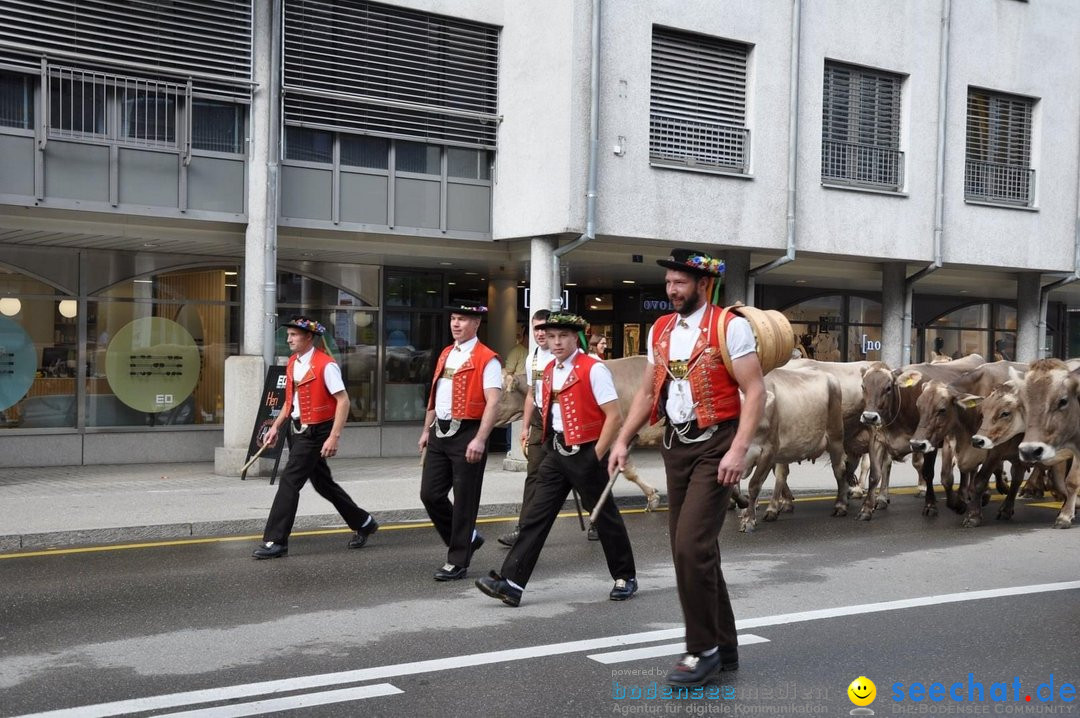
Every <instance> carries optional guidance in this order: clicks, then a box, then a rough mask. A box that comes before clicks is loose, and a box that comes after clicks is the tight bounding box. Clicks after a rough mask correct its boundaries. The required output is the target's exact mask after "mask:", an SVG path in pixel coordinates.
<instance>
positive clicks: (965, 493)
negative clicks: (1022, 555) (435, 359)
mask: <svg viewBox="0 0 1080 718" xmlns="http://www.w3.org/2000/svg"><path fill="white" fill-rule="evenodd" d="M645 361H646V360H645V358H644V357H628V358H625V359H615V360H611V361H608V362H607V365H608V367H609V368H610V369H611V371H612V375H613V376H614V378H615V386H616V389H617V391H618V393H619V399H620V403H621V404H622V410H623V413H624V415H625V413H626V411H627V409H628V408H629V403H630V400H631V398H632V397H633V394H634V391H635V390H636V389H637V386H638V382H640V380H641V376H642V374H643V372H644V362H645ZM1074 371H1075V374H1074V373H1073V372H1074ZM765 388H766V390H767V394H766V404H765V412H764V414H763V416H762V419H761V422H760V424H759V426H758V428H757V432H756V434H755V439H754V442H753V444H752V446H751V448H750V451H749V452H748V454H747V476H749V477H750V481H749V483H748V487H747V493H748V496H746V497H742V496H740V497H738V499H737V501H738V505H739V507H740V528H741V530H743V531H746V532H750V531H753V530H754V528H755V527H756V523H757V498H758V494H759V492H760V490H761V485H762V483H763V482H764V481H765V479H766V478H767V477H768V475H769V473H770V472H772V473H774V474H775V477H776V478H775V481H774V485H773V494H772V498H771V499H770V501H769V504H768V506H767V508H766V511H765V515H764V520H766V521H771V520H775V519H776V518H777V516H778V515H779V514H780V513H783V512H785V511H790V510H791V509H792V507H793V499H792V494H791V491H790V489H789V488H788V485H787V478H788V470H789V465H790V464H793V463H797V462H801V461H807V460H813V459H816V458H818V457H820V456H822V455H823V454H827V455H828V458H829V461H830V463H831V467H832V472H833V476H834V477H835V478H836V503H835V505H834V507H833V516H845V515H847V511H848V500H849V499H850V498H857V497H858V496H860V495H861V496H862V504H861V506H860V508H859V513H858V515H857V518H858V519H859V520H860V521H869V520H870V519H871V518H872V517H873V515H874V511H875V510H879V509H884V508H885V507H886V506H887V505H888V503H889V475H890V471H891V467H892V463H893V462H895V461H900V460H903V459H904V458H905V457H907V456H908V455H909V454H911V455H912V463H913V465H914V466H915V467H916V470H917V471H919V473H920V486H921V485H922V483H925V505H924V507H923V514H924V515H926V516H936V515H937V513H938V509H937V496H936V494H935V491H934V484H933V479H934V473H935V465H936V463H937V458H938V454H939V453H940V454H941V470H940V482H941V485H942V488H943V489H944V492H945V503H946V505H947V506H948V507H949V508H950V509H952V510H953V511H955V512H956V513H958V514H962V515H963V521H962V524H961V525H962V526H964V527H965V528H971V527H975V526H979V525H980V524H981V523H982V520H983V507H984V506H985V505H986V503H987V502H988V501H989V493H988V488H989V480H990V477H991V476H994V477H996V487H997V490H998V491H999V492H1001V493H1004V494H1006V497H1005V500H1004V501H1003V503H1002V505H1001V508H1000V509H999V511H998V513H997V518H998V519H1009V518H1011V517H1012V515H1013V512H1014V510H1015V509H1014V507H1015V501H1016V496H1017V494H1018V492H1019V490H1020V486H1021V483H1022V482H1023V480H1024V478H1025V475H1026V474H1027V472H1029V471H1030V472H1032V473H1031V476H1030V478H1029V480H1028V483H1027V488H1025V491H1026V492H1031V493H1033V494H1034V495H1041V493H1042V492H1043V490H1044V488H1043V487H1044V486H1046V485H1047V484H1049V486H1050V489H1051V491H1052V492H1053V493H1054V495H1055V496H1056V497H1058V498H1059V500H1061V501H1062V506H1061V511H1060V512H1059V513H1058V515H1057V518H1056V519H1055V521H1054V526H1055V527H1056V528H1069V527H1070V526H1071V525H1072V520H1073V516H1074V514H1075V509H1076V497H1077V491H1078V489H1080V463H1077V465H1076V470H1075V471H1071V470H1068V467H1069V466H1070V465H1071V464H1072V463H1073V462H1072V461H1071V460H1072V458H1073V456H1074V455H1075V456H1080V360H1072V359H1070V360H1069V361H1068V362H1063V361H1060V360H1057V359H1043V360H1039V361H1036V362H1033V363H1032V364H1031V365H1027V364H1020V363H1016V362H1007V361H998V362H989V363H988V362H986V361H985V360H984V359H983V358H982V357H981V356H979V355H978V354H972V355H969V356H967V357H964V358H962V359H956V360H953V361H946V362H935V363H923V364H912V365H909V366H906V367H902V368H900V369H890V368H889V367H888V366H887V365H886V364H884V363H882V362H868V361H860V362H822V361H816V360H813V359H795V360H792V361H790V362H788V363H787V364H786V365H785V366H783V367H781V368H779V369H774V370H773V371H771V372H769V373H768V374H766V376H765ZM526 389H527V384H526V380H525V377H524V376H519V377H507V381H506V385H505V386H504V391H503V393H502V394H503V396H502V400H501V403H500V407H499V418H498V420H497V421H498V423H499V424H500V425H505V424H507V423H509V422H511V421H514V420H516V419H517V418H520V416H521V413H522V407H523V401H524V396H525V390H526ZM659 437H660V431H659V429H658V428H657V427H653V428H651V429H647V430H646V431H645V432H643V433H642V435H641V436H639V441H638V444H639V446H649V445H655V444H656V443H657V442H658V441H659ZM866 458H868V459H869V479H868V481H867V482H866V486H865V488H861V487H859V481H858V479H857V477H856V472H857V468H858V467H859V465H860V462H864V463H865V459H866ZM1005 462H1008V464H1009V468H1010V472H1009V473H1010V478H1009V480H1008V481H1007V482H1006V481H1005V480H1004V478H1003V475H1004V466H1005ZM954 467H955V469H956V471H957V472H958V473H959V476H960V481H959V485H958V486H957V488H956V489H955V490H954V488H953V480H954ZM627 477H628V478H630V479H631V480H632V481H634V482H635V483H637V484H638V486H639V487H641V489H642V491H643V493H644V494H645V495H646V497H648V499H649V507H650V508H655V506H656V502H657V501H658V500H659V493H658V492H657V491H656V489H655V488H653V487H652V486H650V485H649V484H647V483H646V482H645V481H644V480H642V479H641V478H640V477H639V476H638V475H637V474H636V472H634V471H633V470H632V468H631V467H628V471H627ZM1006 484H1007V487H1006Z"/></svg>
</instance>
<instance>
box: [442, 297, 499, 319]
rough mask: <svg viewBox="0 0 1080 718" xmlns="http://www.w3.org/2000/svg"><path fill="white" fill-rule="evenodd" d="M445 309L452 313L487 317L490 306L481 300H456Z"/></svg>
mask: <svg viewBox="0 0 1080 718" xmlns="http://www.w3.org/2000/svg"><path fill="white" fill-rule="evenodd" d="M444 309H445V310H446V311H448V312H450V313H451V314H468V315H470V316H474V317H485V316H487V313H488V308H487V307H485V306H484V305H483V304H480V303H479V302H467V301H454V302H451V303H450V304H448V305H446V307H444Z"/></svg>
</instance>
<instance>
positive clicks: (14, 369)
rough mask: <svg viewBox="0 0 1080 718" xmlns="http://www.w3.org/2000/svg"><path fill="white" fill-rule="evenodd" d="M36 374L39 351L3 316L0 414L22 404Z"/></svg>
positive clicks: (25, 334) (27, 337)
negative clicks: (19, 403)
mask: <svg viewBox="0 0 1080 718" xmlns="http://www.w3.org/2000/svg"><path fill="white" fill-rule="evenodd" d="M36 372H37V350H36V349H35V348H34V342H33V340H31V339H30V336H29V335H28V334H27V333H26V330H24V329H23V328H22V327H21V326H19V325H18V324H16V323H15V322H14V321H12V320H10V319H8V318H7V317H3V316H0V411H3V410H4V409H7V408H8V407H10V406H14V405H15V404H17V403H18V402H20V401H22V398H23V397H24V396H26V393H27V392H28V391H30V386H31V385H32V384H33V383H34V374H35V373H36Z"/></svg>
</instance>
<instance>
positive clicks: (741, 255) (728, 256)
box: [723, 249, 754, 307]
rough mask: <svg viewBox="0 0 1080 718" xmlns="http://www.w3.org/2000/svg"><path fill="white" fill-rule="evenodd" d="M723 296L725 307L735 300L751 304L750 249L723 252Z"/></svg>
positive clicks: (752, 301)
mask: <svg viewBox="0 0 1080 718" xmlns="http://www.w3.org/2000/svg"><path fill="white" fill-rule="evenodd" d="M724 264H725V265H726V266H727V268H726V269H725V270H724V296H723V302H724V306H725V307H730V306H731V305H732V304H734V303H735V302H742V303H743V304H748V305H753V303H754V298H753V297H752V296H750V251H749V250H746V249H730V250H728V251H726V252H724Z"/></svg>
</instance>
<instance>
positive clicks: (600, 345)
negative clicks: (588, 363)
mask: <svg viewBox="0 0 1080 718" xmlns="http://www.w3.org/2000/svg"><path fill="white" fill-rule="evenodd" d="M605 354H607V337H605V336H604V335H602V334H593V335H592V336H590V337H589V356H591V357H592V358H593V359H599V360H601V361H603V360H604V359H607V357H606V356H604V355H605Z"/></svg>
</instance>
